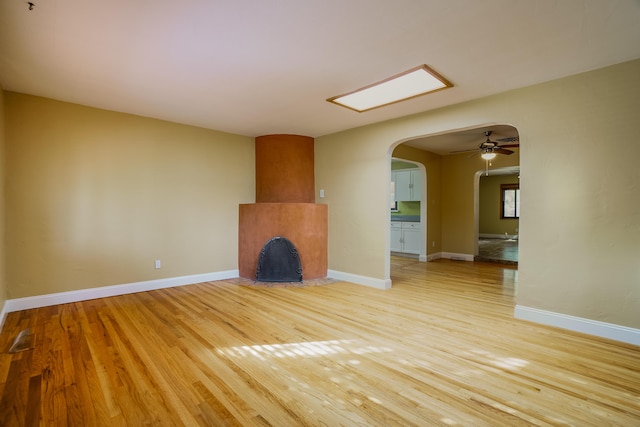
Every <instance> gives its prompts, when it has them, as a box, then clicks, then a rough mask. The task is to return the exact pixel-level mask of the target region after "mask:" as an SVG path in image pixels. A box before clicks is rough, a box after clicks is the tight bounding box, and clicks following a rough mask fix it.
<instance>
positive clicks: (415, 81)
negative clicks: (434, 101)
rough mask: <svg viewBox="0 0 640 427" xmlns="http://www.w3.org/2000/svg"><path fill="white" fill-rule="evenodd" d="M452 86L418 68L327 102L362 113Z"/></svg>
mask: <svg viewBox="0 0 640 427" xmlns="http://www.w3.org/2000/svg"><path fill="white" fill-rule="evenodd" d="M452 86H453V85H452V84H451V83H450V82H449V81H448V80H447V79H445V78H444V77H442V76H441V75H440V74H438V73H436V72H435V71H433V70H432V69H431V68H429V67H427V66H426V65H420V66H419V67H416V68H412V69H411V70H408V71H405V72H404V73H400V74H398V75H395V76H393V77H390V78H388V79H386V80H383V81H381V82H378V83H374V84H371V85H369V86H365V87H363V88H361V89H358V90H355V91H353V92H350V93H347V94H345V95H338V96H334V97H332V98H329V99H327V101H329V102H332V103H334V104H338V105H341V106H343V107H346V108H349V109H351V110H355V111H358V112H363V111H367V110H372V109H374V108H378V107H382V106H384V105H389V104H393V103H396V102H400V101H404V100H407V99H411V98H415V97H417V96H420V95H425V94H427V93H432V92H436V91H438V90H442V89H446V88H448V87H452Z"/></svg>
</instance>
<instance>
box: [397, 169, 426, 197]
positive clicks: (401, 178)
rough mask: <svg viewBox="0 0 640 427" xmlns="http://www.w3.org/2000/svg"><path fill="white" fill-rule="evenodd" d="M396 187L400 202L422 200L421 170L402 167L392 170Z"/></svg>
mask: <svg viewBox="0 0 640 427" xmlns="http://www.w3.org/2000/svg"><path fill="white" fill-rule="evenodd" d="M391 180H392V181H393V182H394V187H395V200H396V201H399V202H411V201H420V197H421V191H420V170H419V169H401V170H394V171H392V172H391Z"/></svg>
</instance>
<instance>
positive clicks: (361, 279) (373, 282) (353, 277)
mask: <svg viewBox="0 0 640 427" xmlns="http://www.w3.org/2000/svg"><path fill="white" fill-rule="evenodd" d="M327 277H330V278H332V279H335V280H342V281H345V282H351V283H355V284H356V285H364V286H369V287H371V288H376V289H391V279H387V280H384V279H376V278H374V277H368V276H360V275H358V274H351V273H344V272H342V271H336V270H328V271H327Z"/></svg>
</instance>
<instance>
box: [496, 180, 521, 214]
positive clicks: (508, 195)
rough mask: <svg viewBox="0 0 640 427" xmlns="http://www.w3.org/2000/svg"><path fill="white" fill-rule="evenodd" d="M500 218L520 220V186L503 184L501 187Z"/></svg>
mask: <svg viewBox="0 0 640 427" xmlns="http://www.w3.org/2000/svg"><path fill="white" fill-rule="evenodd" d="M500 205H501V207H500V218H502V219H518V218H520V185H519V184H501V185H500Z"/></svg>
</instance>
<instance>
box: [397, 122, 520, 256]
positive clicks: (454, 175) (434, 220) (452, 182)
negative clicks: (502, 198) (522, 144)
mask: <svg viewBox="0 0 640 427" xmlns="http://www.w3.org/2000/svg"><path fill="white" fill-rule="evenodd" d="M487 132H489V135H490V136H489V137H487ZM487 140H490V141H491V142H493V141H495V142H496V143H495V146H496V147H497V149H500V151H499V152H497V153H496V157H495V158H494V159H492V160H491V161H485V160H483V158H482V157H481V154H482V150H481V148H482V147H483V143H485V142H486V141H487ZM518 144H519V134H518V131H517V129H515V128H514V127H513V126H510V125H500V124H485V125H482V126H475V127H470V128H464V129H457V130H451V131H448V132H444V133H438V134H433V135H426V136H420V137H416V138H409V139H405V140H403V141H399V142H396V143H395V144H393V145H392V146H391V147H390V149H389V159H390V161H391V158H392V157H397V158H401V159H403V160H410V161H414V162H417V163H419V164H421V165H423V166H424V167H425V177H428V179H427V183H428V188H425V216H426V218H427V224H426V233H425V240H424V242H423V243H424V245H425V248H426V253H425V260H428V261H430V260H435V259H438V258H450V259H458V260H465V261H473V260H474V258H475V256H476V255H477V252H478V222H477V219H478V213H477V211H478V196H477V186H478V183H477V181H478V178H476V177H479V174H480V173H481V172H485V173H486V170H489V173H491V171H493V170H496V169H499V168H509V167H519V145H518ZM484 147H486V145H484ZM503 147H504V149H503ZM427 236H428V240H427Z"/></svg>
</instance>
